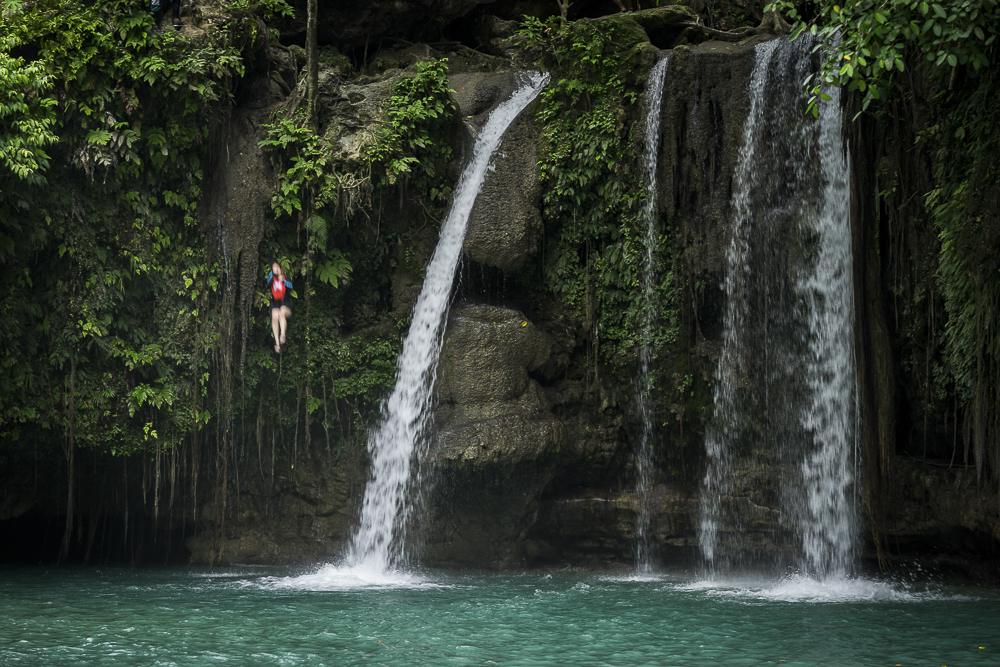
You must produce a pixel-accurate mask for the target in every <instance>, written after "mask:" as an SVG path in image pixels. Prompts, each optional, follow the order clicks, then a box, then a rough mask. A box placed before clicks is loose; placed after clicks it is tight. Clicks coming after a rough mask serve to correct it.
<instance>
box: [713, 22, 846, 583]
mask: <svg viewBox="0 0 1000 667" xmlns="http://www.w3.org/2000/svg"><path fill="white" fill-rule="evenodd" d="M811 47H812V44H811V42H810V40H809V38H808V37H804V38H803V39H800V40H796V42H793V43H789V42H787V41H785V40H773V41H770V42H766V43H763V44H760V45H758V47H757V49H756V61H755V65H754V71H753V76H752V78H751V83H750V91H749V94H750V103H751V108H750V114H749V116H748V118H747V121H746V125H745V126H744V135H743V138H744V145H743V151H742V153H741V155H740V160H739V163H738V167H737V171H736V175H735V178H734V184H733V232H732V238H731V241H730V245H729V248H728V250H727V263H728V268H727V274H726V279H725V284H724V288H725V293H726V298H727V305H726V311H725V322H724V330H725V333H724V335H723V345H722V353H721V357H720V362H719V367H718V376H717V383H716V387H715V407H716V417H715V421H714V424H713V425H712V428H711V429H710V431H709V433H708V434H707V436H706V451H707V468H706V473H705V477H704V483H703V496H702V516H701V523H700V527H699V538H700V543H701V549H702V554H703V556H704V559H705V562H706V563H707V564H708V566H709V569H710V570H711V571H713V572H715V571H717V570H720V569H721V570H723V571H725V570H754V569H761V568H765V569H766V568H767V567H768V566H770V567H772V568H773V567H776V566H778V567H780V565H781V564H782V563H784V564H790V563H794V564H795V565H797V566H798V567H799V569H800V571H801V572H803V573H805V574H808V575H811V576H814V577H819V578H821V579H822V578H828V577H829V578H832V579H837V578H842V577H844V576H845V575H846V574H847V573H848V572H849V570H850V566H851V563H852V561H853V553H854V544H855V539H856V538H855V534H856V514H857V512H856V509H855V507H854V497H855V492H856V489H855V484H854V482H855V477H856V475H855V474H854V473H853V472H852V467H853V468H854V469H856V465H857V461H856V456H857V453H856V435H855V434H856V432H857V427H856V426H857V425H856V421H857V396H856V389H855V385H854V383H855V372H854V369H855V365H854V357H853V348H852V331H853V296H852V284H851V272H852V271H851V238H850V219H849V210H848V205H849V201H850V193H849V189H848V182H847V181H848V172H847V166H846V159H845V156H844V152H843V146H842V141H841V137H840V119H839V114H838V110H839V105H838V104H837V102H836V100H834V101H830V102H827V103H825V104H824V105H823V109H822V111H823V113H822V115H821V117H820V118H819V121H818V122H812V121H811V120H810V119H806V118H805V117H804V116H803V114H802V109H801V106H802V102H801V92H800V91H801V85H800V83H801V81H802V80H803V78H804V77H805V76H807V75H808V73H809V71H810V69H811V64H810V53H811ZM831 94H834V93H833V92H831Z"/></svg>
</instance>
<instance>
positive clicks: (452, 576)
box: [0, 568, 1000, 667]
mask: <svg viewBox="0 0 1000 667" xmlns="http://www.w3.org/2000/svg"><path fill="white" fill-rule="evenodd" d="M338 578H341V579H342V580H341V581H340V582H339V584H338V582H337V580H338ZM338 585H339V587H338ZM838 586H839V587H838ZM980 647H982V648H980ZM215 663H220V664H221V663H229V664H241V665H242V664H253V665H338V666H343V665H346V666H351V665H366V666H371V665H441V666H447V665H462V666H464V665H491V664H498V665H503V664H506V665H522V666H527V667H531V666H536V665H588V666H590V665H615V666H617V665H622V666H625V665H628V666H632V665H705V664H712V665H765V664H773V665H896V664H900V665H904V666H907V667H909V666H911V665H913V666H916V665H933V666H935V667H936V666H938V665H971V666H977V665H983V666H986V665H990V666H994V665H997V664H1000V595H998V594H997V593H996V592H995V591H990V590H986V591H984V590H980V589H969V590H957V589H946V588H941V587H938V588H927V587H924V588H922V589H917V588H914V587H904V586H900V585H899V584H888V583H879V582H869V581H863V580H860V581H859V580H844V581H843V582H841V583H840V584H839V585H837V584H834V583H832V582H830V581H824V582H822V583H821V584H820V583H817V582H815V581H813V580H811V579H808V578H804V577H803V578H795V577H792V578H786V579H783V580H778V581H770V582H768V581H763V582H762V581H754V580H743V581H740V580H731V581H701V580H695V579H692V578H690V577H683V576H667V575H659V576H657V575H652V576H644V577H635V576H623V577H615V576H608V575H600V574H593V573H553V574H551V575H549V574H541V573H527V574H482V573H469V574H465V573H459V574H456V573H441V572H423V573H415V574H409V575H401V576H400V577H399V579H398V580H397V581H395V582H393V581H391V580H389V579H386V580H383V581H381V582H379V583H377V584H368V583H364V582H357V581H355V582H353V583H352V582H350V581H348V580H344V579H343V575H341V574H337V572H336V571H334V570H329V569H328V570H326V571H325V573H324V571H323V570H318V571H316V572H312V573H307V572H299V573H289V572H286V571H276V570H263V569H257V568H253V569H247V570H243V571H239V570H237V571H213V572H208V571H192V570H157V571H136V570H115V569H105V570H45V569H40V568H6V569H0V664H2V665H105V664H107V665H110V664H116V665H133V664H136V665H138V664H141V665H176V666H179V667H180V666H187V665H205V664H215Z"/></svg>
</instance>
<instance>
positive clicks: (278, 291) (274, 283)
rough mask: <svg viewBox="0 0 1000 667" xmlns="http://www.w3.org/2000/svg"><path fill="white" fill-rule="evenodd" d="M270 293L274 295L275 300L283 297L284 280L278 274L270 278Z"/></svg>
mask: <svg viewBox="0 0 1000 667" xmlns="http://www.w3.org/2000/svg"><path fill="white" fill-rule="evenodd" d="M271 294H272V295H274V300H275V301H281V300H282V299H284V298H285V281H284V280H283V279H282V278H279V277H278V276H275V277H274V278H273V279H272V280H271Z"/></svg>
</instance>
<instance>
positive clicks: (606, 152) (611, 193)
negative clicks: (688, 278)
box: [516, 17, 673, 361]
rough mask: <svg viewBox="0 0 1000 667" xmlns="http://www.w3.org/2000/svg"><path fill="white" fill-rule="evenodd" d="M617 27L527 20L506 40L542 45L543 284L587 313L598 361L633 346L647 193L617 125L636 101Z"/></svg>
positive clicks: (662, 248)
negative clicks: (592, 318) (547, 76)
mask: <svg viewBox="0 0 1000 667" xmlns="http://www.w3.org/2000/svg"><path fill="white" fill-rule="evenodd" d="M626 31H627V28H626V27H625V26H624V25H623V24H622V23H619V22H617V21H601V22H590V21H577V22H574V23H567V24H563V23H562V22H561V21H560V20H559V19H557V18H555V17H553V18H551V19H549V20H548V21H546V22H542V21H540V20H538V19H535V18H530V17H528V18H526V19H525V21H524V23H523V24H522V26H521V30H520V31H519V33H518V35H517V37H516V38H517V39H519V40H522V41H523V42H524V43H525V45H526V46H528V47H533V48H541V49H543V50H544V52H545V53H546V60H545V62H546V65H547V66H548V67H550V68H551V73H552V80H551V81H550V82H549V84H548V85H547V86H546V87H545V89H544V90H543V91H542V92H541V94H540V95H539V98H540V100H541V102H540V104H539V106H538V111H537V118H538V120H539V122H540V123H541V125H542V141H541V144H540V160H539V166H540V168H541V177H542V183H543V186H544V190H543V196H542V197H543V199H542V202H543V216H544V220H545V225H546V230H547V234H548V235H549V236H550V237H554V238H552V240H551V241H546V244H547V246H548V251H547V257H546V259H545V276H544V277H545V285H546V287H547V288H548V289H550V290H552V291H554V292H555V293H556V294H557V295H558V296H559V297H560V298H561V299H562V300H563V301H564V302H565V303H566V304H568V305H569V306H571V307H572V308H574V309H575V310H576V311H577V313H579V314H580V315H583V316H584V317H586V316H587V313H588V312H596V316H597V319H596V322H595V324H596V326H597V327H598V328H599V330H600V339H601V341H602V342H601V352H602V354H603V355H604V358H605V359H606V360H608V361H612V360H616V359H617V358H618V357H620V356H621V355H622V354H624V353H626V352H627V351H629V350H631V349H634V348H635V347H636V346H637V345H639V344H640V342H641V340H640V339H641V338H642V328H641V326H640V325H639V324H638V323H639V322H640V321H641V318H642V316H643V315H642V314H643V311H644V302H643V293H644V290H643V272H644V269H645V264H646V249H645V243H644V241H643V239H645V221H644V220H643V219H642V214H641V208H642V204H643V202H644V201H645V198H646V196H647V193H646V189H645V186H644V185H643V183H641V181H640V179H639V178H638V176H637V174H638V173H639V169H638V165H637V164H636V163H635V160H636V155H635V150H634V141H633V138H632V136H631V134H630V131H629V127H630V125H629V123H628V122H627V121H626V117H627V113H628V111H629V110H630V109H634V108H635V105H636V102H637V101H638V91H635V90H632V89H630V88H629V87H628V86H627V84H626V71H627V68H628V67H630V66H634V62H632V58H631V56H632V54H631V52H629V51H627V50H626V48H627V45H629V44H631V43H632V42H633V39H632V36H631V35H630V34H626ZM659 240H660V244H659V245H658V247H657V248H656V249H654V254H655V256H656V261H657V275H659V276H661V278H660V280H662V281H663V282H662V283H661V285H660V288H659V289H658V290H657V295H658V306H659V308H658V310H659V311H660V312H661V313H667V315H668V317H667V318H666V319H665V320H664V321H663V322H661V324H664V322H669V311H670V308H671V304H672V301H673V300H672V287H671V279H670V278H669V276H670V272H669V266H668V264H669V260H670V257H669V251H668V250H667V248H669V243H668V239H666V238H665V237H660V239H659ZM595 301H596V302H595ZM665 326H667V327H669V326H670V325H669V324H666V325H665ZM653 335H654V336H655V337H656V338H657V341H658V342H659V341H662V340H665V339H667V338H670V337H671V336H672V334H671V333H668V331H667V329H662V328H658V329H657V330H656V332H654V334H653Z"/></svg>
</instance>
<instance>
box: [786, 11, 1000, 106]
mask: <svg viewBox="0 0 1000 667" xmlns="http://www.w3.org/2000/svg"><path fill="white" fill-rule="evenodd" d="M840 2H841V0H821V1H820V2H815V3H813V2H798V3H797V2H794V1H793V0H777V1H776V2H773V3H772V4H770V5H768V9H775V10H777V11H779V12H781V13H783V14H785V15H786V16H788V17H789V18H791V19H793V20H795V21H796V23H795V25H794V27H793V31H792V37H793V38H794V37H797V36H798V35H800V34H802V33H803V32H805V31H808V32H810V33H812V34H813V35H816V36H817V37H818V38H819V42H820V45H819V46H818V47H817V48H826V51H825V56H824V60H823V65H822V68H821V70H820V72H819V75H818V79H817V80H816V82H812V81H807V85H809V87H810V94H811V97H810V109H811V110H812V112H813V113H814V114H816V113H818V112H817V110H816V103H817V102H818V101H819V100H820V99H822V97H823V92H822V87H823V86H824V85H833V86H838V87H841V86H846V87H847V89H848V90H850V91H854V90H857V91H859V92H860V93H862V95H863V102H862V108H863V110H864V109H867V108H868V106H869V105H870V104H871V103H872V102H873V101H875V100H880V99H884V98H885V96H886V95H887V94H889V91H890V90H891V88H892V82H893V78H894V76H896V75H898V74H901V73H903V72H904V71H905V70H906V66H907V60H908V57H907V54H908V53H917V54H919V57H920V59H921V60H923V61H925V62H926V63H928V64H930V65H932V66H934V67H947V68H955V67H959V66H963V67H964V66H970V67H971V68H972V69H973V71H979V70H980V69H982V68H984V67H987V66H989V65H990V63H991V62H993V59H994V57H995V56H994V55H992V54H993V53H994V43H995V41H996V38H997V33H998V31H1000V3H998V2H997V0H952V1H951V2H926V1H925V0H844V2H843V5H841V4H840ZM800 10H801V13H800ZM813 13H814V15H815V17H814V18H813V19H812V20H806V16H807V14H813Z"/></svg>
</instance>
